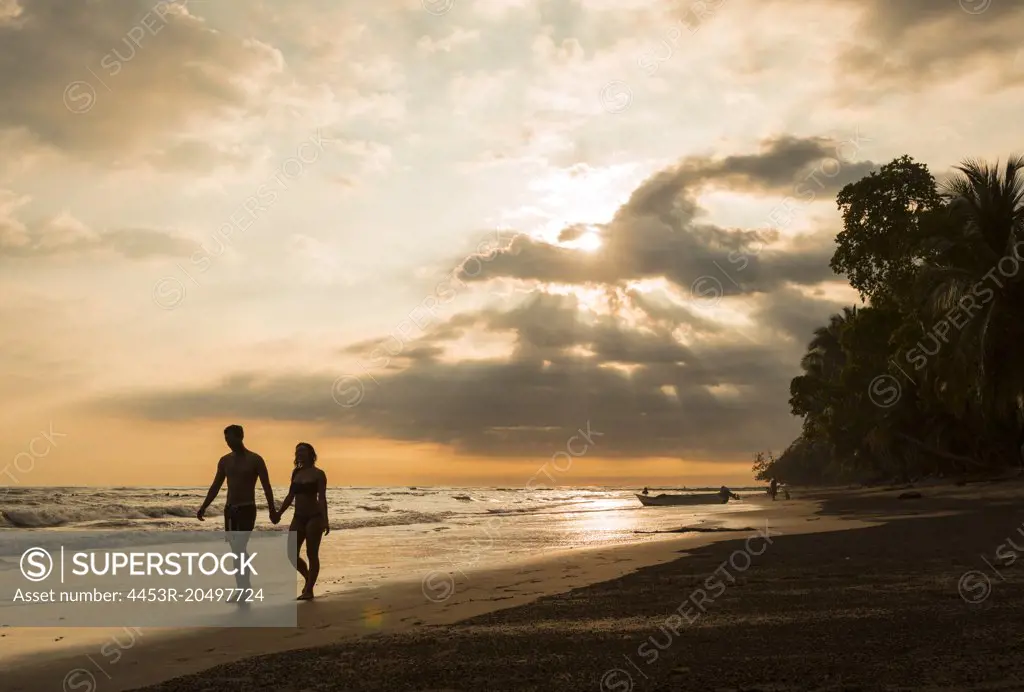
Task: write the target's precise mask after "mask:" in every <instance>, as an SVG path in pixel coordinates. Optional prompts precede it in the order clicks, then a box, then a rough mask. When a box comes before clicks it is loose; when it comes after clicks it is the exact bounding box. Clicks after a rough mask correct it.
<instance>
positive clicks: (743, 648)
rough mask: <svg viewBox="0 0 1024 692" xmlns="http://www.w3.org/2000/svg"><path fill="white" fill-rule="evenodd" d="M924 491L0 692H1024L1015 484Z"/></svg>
mask: <svg viewBox="0 0 1024 692" xmlns="http://www.w3.org/2000/svg"><path fill="white" fill-rule="evenodd" d="M918 491H919V492H921V493H922V495H923V497H921V498H919V499H909V500H899V499H897V496H898V495H899V494H900V491H899V490H895V489H889V490H865V491H856V492H849V491H831V492H821V493H818V494H816V495H815V496H814V497H813V498H808V499H795V500H793V501H791V502H777V503H770V502H767V501H760V502H759V505H760V507H759V508H758V509H757V510H756V511H749V508H748V511H745V512H742V513H737V514H736V515H732V516H731V517H730V518H729V519H726V520H723V521H721V522H720V523H719V524H717V525H716V526H707V525H702V526H701V527H699V528H701V529H702V531H701V532H687V533H680V534H676V535H674V536H673V537H671V538H666V540H664V541H659V542H654V543H648V544H645V545H640V546H630V547H620V548H613V549H603V550H592V551H576V552H574V553H573V554H571V555H566V556H562V557H560V558H557V559H546V560H538V561H537V562H535V563H531V564H527V565H522V566H520V567H518V568H516V569H512V570H494V571H490V572H480V573H468V574H466V575H454V581H453V582H451V584H452V585H453V586H454V588H453V589H452V591H451V593H450V596H449V597H448V598H441V597H440V596H443V595H444V593H442V592H441V591H438V592H432V591H431V590H430V589H424V587H423V584H421V583H420V584H412V583H410V584H406V585H404V586H396V587H392V588H389V589H378V590H375V591H373V592H367V593H366V594H364V595H362V597H359V596H357V595H353V594H349V595H346V596H344V597H342V596H339V597H337V598H325V599H323V600H321V601H318V602H314V603H312V604H307V607H304V608H303V610H302V611H301V622H302V626H301V628H299V629H297V630H295V631H289V632H282V631H281V630H230V631H222V630H204V631H193V632H177V633H161V632H141V633H140V634H139V635H138V636H137V637H134V641H132V642H131V644H130V646H124V647H122V648H121V649H120V650H119V651H118V652H117V653H120V654H121V655H120V656H119V657H118V658H117V660H116V661H115V662H113V663H111V662H110V660H109V659H110V658H112V656H106V657H103V656H100V655H98V653H97V651H98V650H99V647H97V646H96V645H95V642H93V643H92V644H91V646H92V653H90V652H89V650H88V647H86V648H84V649H83V648H82V647H79V649H78V650H73V651H72V650H65V651H63V652H62V653H61V654H60V655H53V654H51V655H48V656H45V657H40V658H37V659H35V660H33V659H31V658H27V659H20V660H17V661H7V662H5V663H10V664H11V668H12V670H11V674H10V675H5V678H6V681H5V687H4V689H5V690H11V691H12V692H20V691H22V690H25V691H26V692H27V691H28V690H39V689H56V688H57V687H59V686H61V685H62V684H63V685H64V689H66V690H69V689H89V690H90V692H92V691H94V690H95V691H97V692H98V691H100V690H102V691H106V690H111V691H114V690H130V689H145V690H148V691H150V692H172V691H175V692H178V691H181V692H183V691H186V690H188V691H189V692H192V691H203V690H211V691H212V690H219V691H224V690H247V689H275V690H381V689H384V690H478V689H483V688H490V689H501V690H505V689H509V690H512V689H514V690H520V689H521V690H547V689H558V690H576V689H579V690H584V689H586V690H594V689H598V690H605V691H606V692H628V691H629V690H633V689H636V690H656V689H680V690H689V689H693V690H761V691H767V690H775V691H781V690H897V689H899V690H1003V689H1024V676H1018V674H1017V668H1016V664H1017V658H1018V657H1019V654H1020V653H1021V651H1022V646H1024V645H1021V644H1019V642H1018V640H1017V637H1016V627H1017V626H1018V624H1019V621H1020V616H1021V610H1022V608H1024V580H1022V579H1021V578H1020V575H1019V569H1016V570H1015V569H1014V567H1013V566H1012V564H1007V563H1010V562H1012V559H1013V558H1012V556H1011V559H1007V557H1008V555H1009V554H1008V553H1007V548H1006V545H1007V540H1008V539H1011V540H1012V537H1013V536H1015V535H1018V534H1017V528H1018V527H1019V526H1021V524H1022V520H1024V516H1022V515H1021V514H1020V512H1019V510H1018V508H1019V507H1020V505H1021V499H1022V496H1024V485H1022V484H1021V483H1019V482H1015V481H1008V482H1003V483H998V484H996V483H990V484H978V485H970V486H967V487H962V488H958V487H952V486H945V487H931V488H920V489H918ZM748 527H750V528H752V529H754V530H744V529H747V528H748ZM708 529H710V531H709V530H708ZM723 529H724V530H723ZM1018 538H1019V535H1018ZM1017 545H1021V546H1024V539H1020V538H1019V540H1018V541H1017ZM1000 546H1002V549H1001V548H1000ZM1000 551H1001V552H1000ZM997 552H999V554H1000V555H1001V556H1002V558H1003V562H1000V561H999V558H997ZM1004 564H1006V566H1004ZM434 583H435V584H436V582H434ZM442 591H443V589H442ZM432 599H433V600H432ZM129 639H130V638H129V637H128V636H127V635H125V634H124V633H121V636H120V640H121V641H122V642H125V641H129ZM109 649H110V647H109V646H108V653H109ZM70 671H85V672H79V673H78V676H77V677H72V678H71V679H70V683H71V684H70V685H69V684H68V681H69V679H68V677H67V676H68V674H69V672H70ZM177 676H183V677H177ZM170 678H174V679H170ZM84 680H87V681H91V682H92V685H93V686H92V687H86V686H84V685H83V686H81V687H75V686H74V685H75V684H82V681H84ZM161 681H164V682H161ZM146 685H150V686H148V687H146Z"/></svg>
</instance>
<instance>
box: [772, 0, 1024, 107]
mask: <svg viewBox="0 0 1024 692" xmlns="http://www.w3.org/2000/svg"><path fill="white" fill-rule="evenodd" d="M769 1H770V2H772V4H773V5H774V6H776V7H779V8H780V9H783V10H784V9H785V8H786V7H787V6H793V7H795V6H797V5H799V6H800V7H801V8H805V7H808V6H810V7H821V8H836V9H844V10H845V9H854V10H857V11H859V12H860V14H861V19H860V22H859V24H857V25H855V26H854V27H853V29H854V30H853V31H851V32H850V35H849V41H848V42H847V43H848V45H847V46H846V47H845V48H844V49H843V50H842V52H841V53H840V58H839V60H838V61H837V62H836V65H835V67H836V73H837V77H838V78H839V79H838V81H837V85H838V86H839V87H840V89H841V90H844V89H845V87H847V86H850V85H849V83H848V79H849V77H851V76H853V77H856V78H858V81H859V84H858V87H860V86H867V87H870V89H872V90H873V91H874V92H876V93H877V94H878V95H883V94H885V93H886V92H888V91H889V90H890V89H893V88H900V89H901V90H904V91H905V90H908V89H909V90H916V89H918V88H923V87H926V86H929V85H931V84H932V83H934V82H942V81H947V80H949V79H950V78H951V77H954V76H960V75H963V74H966V73H968V72H971V71H973V70H979V71H984V72H988V74H989V75H990V77H991V79H992V84H993V86H997V85H1006V84H1010V83H1014V82H1017V83H1019V82H1021V81H1024V74H1022V73H1021V72H1020V71H1019V70H1015V69H1013V61H1014V56H1015V55H1016V54H1017V52H1018V51H1019V50H1020V48H1021V43H1020V35H1021V27H1022V26H1024V3H1021V2H1007V1H1002V2H1001V1H1000V0H899V1H895V0H769ZM842 93H844V94H845V95H846V96H847V97H848V98H863V97H864V96H866V95H867V93H868V92H867V91H865V90H864V89H862V88H858V90H857V91H856V94H854V92H852V91H850V90H845V91H843V92H842Z"/></svg>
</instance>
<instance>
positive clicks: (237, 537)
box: [196, 425, 274, 589]
mask: <svg viewBox="0 0 1024 692" xmlns="http://www.w3.org/2000/svg"><path fill="white" fill-rule="evenodd" d="M244 438H245V431H244V430H243V429H242V426H241V425H229V426H228V427H226V428H224V442H226V443H227V445H228V448H229V449H230V450H231V453H230V454H225V455H224V456H222V457H221V458H220V461H219V462H217V475H216V476H214V479H213V483H212V484H211V485H210V491H209V492H208V493H206V500H204V501H203V506H202V507H200V508H199V511H198V512H196V518H197V519H198V520H199V521H206V510H207V508H208V507H209V506H210V504H211V503H213V501H214V500H215V499H217V495H219V494H220V488H221V486H222V485H224V481H225V480H227V482H228V497H227V503H226V504H225V505H224V530H225V531H227V532H229V539H230V541H231V548H232V550H234V551H235V552H236V553H243V552H245V548H246V546H248V544H249V533H250V532H251V531H252V530H253V529H254V528H255V527H256V480H257V479H259V481H260V483H261V484H262V485H263V492H264V494H265V495H266V497H267V507H268V508H269V509H270V518H271V520H273V518H274V489H273V488H272V487H271V486H270V474H269V472H268V471H267V463H266V462H265V461H264V460H263V457H261V456H260V455H259V454H257V453H256V452H253V451H252V450H249V449H246V447H245V443H244V442H243V439H244ZM236 580H237V581H238V588H241V589H248V588H249V581H248V575H241V574H239V575H237V576H236Z"/></svg>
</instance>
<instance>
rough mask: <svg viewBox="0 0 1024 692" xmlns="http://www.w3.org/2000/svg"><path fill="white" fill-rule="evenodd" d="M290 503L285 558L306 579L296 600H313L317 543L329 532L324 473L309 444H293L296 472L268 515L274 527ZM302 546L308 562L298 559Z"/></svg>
mask: <svg viewBox="0 0 1024 692" xmlns="http://www.w3.org/2000/svg"><path fill="white" fill-rule="evenodd" d="M293 501H294V502H295V514H294V515H293V516H292V523H291V524H290V525H289V526H288V531H289V536H290V537H291V539H292V541H293V543H291V544H289V546H288V557H289V559H294V560H295V561H294V562H292V564H293V565H294V566H295V569H296V570H298V572H299V574H301V575H302V578H303V579H305V580H306V584H305V586H304V587H303V589H302V594H301V595H300V596H299V599H298V600H300V601H308V600H311V599H312V598H313V587H314V586H316V579H317V577H318V576H319V575H320V541H321V540H322V539H323V537H324V536H326V535H327V534H329V533H330V532H331V527H330V524H329V523H328V521H327V474H326V473H324V472H323V470H322V469H320V468H318V467H317V465H316V450H315V449H313V445H311V444H309V443H308V442H300V443H299V444H297V445H295V470H294V471H293V472H292V484H291V487H289V488H288V495H287V496H286V497H285V498H284V502H282V503H281V509H280V510H279V511H277V512H276V513H275V512H273V511H272V512H271V519H272V521H273V522H274V523H275V524H276V523H278V522H279V521H281V515H283V514H284V513H285V510H287V509H288V508H289V507H290V506H291V504H292V502H293ZM303 543H305V544H306V558H307V559H308V560H309V562H308V563H307V562H306V561H305V560H303V559H302V558H301V557H299V551H300V550H302V544H303ZM293 556H294V558H293Z"/></svg>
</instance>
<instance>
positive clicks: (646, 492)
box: [643, 487, 650, 495]
mask: <svg viewBox="0 0 1024 692" xmlns="http://www.w3.org/2000/svg"><path fill="white" fill-rule="evenodd" d="M643 494H644V495H649V494H650V491H649V490H647V488H646V487H644V492H643Z"/></svg>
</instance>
